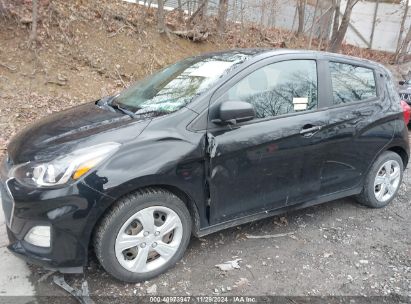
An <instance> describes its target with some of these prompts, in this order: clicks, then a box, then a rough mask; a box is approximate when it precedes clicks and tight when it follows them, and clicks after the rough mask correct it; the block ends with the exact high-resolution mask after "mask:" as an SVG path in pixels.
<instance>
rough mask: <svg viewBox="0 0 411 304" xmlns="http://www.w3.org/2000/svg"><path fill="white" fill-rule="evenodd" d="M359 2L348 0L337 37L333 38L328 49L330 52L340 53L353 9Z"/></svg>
mask: <svg viewBox="0 0 411 304" xmlns="http://www.w3.org/2000/svg"><path fill="white" fill-rule="evenodd" d="M357 2H358V0H348V2H347V7H346V8H345V11H344V15H343V17H342V19H341V24H340V26H339V28H338V31H337V32H336V34H335V36H334V37H332V38H331V43H330V46H329V48H328V50H329V51H331V52H334V53H337V52H339V51H340V49H341V45H342V42H343V40H344V37H345V34H346V33H347V29H348V26H349V25H350V19H351V13H352V9H353V8H354V5H355V4H357Z"/></svg>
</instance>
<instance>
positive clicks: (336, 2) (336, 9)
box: [331, 0, 341, 37]
mask: <svg viewBox="0 0 411 304" xmlns="http://www.w3.org/2000/svg"><path fill="white" fill-rule="evenodd" d="M333 6H334V22H333V28H332V31H331V37H334V36H335V35H337V32H338V27H339V26H340V11H341V8H340V6H341V0H333Z"/></svg>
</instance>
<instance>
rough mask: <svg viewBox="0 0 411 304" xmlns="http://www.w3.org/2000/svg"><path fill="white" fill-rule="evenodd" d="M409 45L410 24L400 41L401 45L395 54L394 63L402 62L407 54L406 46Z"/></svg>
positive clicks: (410, 38)
mask: <svg viewBox="0 0 411 304" xmlns="http://www.w3.org/2000/svg"><path fill="white" fill-rule="evenodd" d="M410 45H411V25H410V28H409V29H408V32H407V35H405V38H404V40H403V41H402V43H401V47H400V49H399V51H398V55H397V54H396V56H395V63H403V62H404V59H405V57H406V55H407V52H408V48H409V47H410Z"/></svg>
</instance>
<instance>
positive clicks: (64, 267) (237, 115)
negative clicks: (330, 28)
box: [1, 49, 410, 282]
mask: <svg viewBox="0 0 411 304" xmlns="http://www.w3.org/2000/svg"><path fill="white" fill-rule="evenodd" d="M405 117H406V116H405V115H404V113H403V109H402V107H401V105H400V99H399V95H398V93H397V92H396V89H395V86H394V84H393V81H392V77H391V75H390V73H389V72H388V71H387V70H386V69H385V68H384V67H383V66H381V65H379V64H376V63H374V62H370V61H365V60H360V59H357V58H351V57H345V56H340V55H336V54H328V53H319V52H312V51H294V50H262V49H251V50H232V51H226V52H219V53H212V54H206V55H202V56H197V57H192V58H188V59H186V60H183V61H181V62H178V63H176V64H174V65H171V66H169V67H167V68H165V69H163V70H161V71H159V72H158V73H156V74H154V75H152V76H150V77H149V78H147V79H145V80H143V81H141V82H138V83H136V84H134V85H132V86H131V87H130V88H128V89H127V90H125V91H123V92H121V93H119V94H118V95H115V96H111V97H106V98H103V99H101V100H98V101H96V102H91V103H86V104H83V105H80V106H77V107H74V108H71V109H68V110H65V111H63V112H60V113H57V114H53V115H50V116H49V117H47V118H45V119H42V120H40V121H39V122H37V123H35V124H33V125H31V126H29V127H28V128H26V129H24V130H23V131H21V132H20V133H19V134H18V135H16V136H15V137H14V138H13V139H12V140H11V142H10V144H9V146H8V154H7V158H6V159H5V160H4V162H3V164H2V166H1V200H2V204H3V209H4V212H5V215H6V220H7V230H8V234H9V239H10V245H9V246H8V248H9V249H10V250H11V251H12V252H13V253H15V254H17V255H18V256H21V257H22V258H24V259H26V260H27V261H29V262H32V263H37V264H41V265H43V266H45V267H47V268H52V269H58V270H60V271H62V272H77V271H81V270H82V269H83V266H85V265H86V264H87V262H88V252H89V250H91V249H92V250H94V251H95V253H96V256H97V258H98V260H99V261H100V263H101V264H102V265H103V267H104V268H105V269H106V271H108V272H109V273H110V274H111V275H113V276H114V277H116V278H118V279H120V280H123V281H129V282H135V281H141V280H147V279H149V278H152V277H154V276H156V275H158V274H160V273H162V272H164V271H165V270H167V269H168V268H170V267H171V266H172V265H173V264H175V263H176V262H177V261H178V260H179V259H180V258H181V257H182V256H183V253H184V251H185V249H186V247H187V245H188V242H189V239H190V236H191V235H192V234H194V235H195V236H203V235H206V234H209V233H213V232H215V231H218V230H221V229H224V228H228V227H232V226H235V225H239V224H242V223H246V222H249V221H253V220H257V219H261V218H264V217H268V216H272V215H275V214H280V213H283V212H285V211H287V210H291V209H299V208H304V207H308V206H312V205H315V204H320V203H323V202H326V201H330V200H334V199H338V198H342V197H346V196H356V198H357V199H358V201H359V202H360V203H362V204H365V205H367V206H369V207H373V208H380V207H384V206H386V205H387V204H388V203H390V202H391V201H392V200H393V198H394V197H395V195H396V193H397V191H398V188H399V187H400V184H401V180H402V176H403V171H404V168H405V167H406V165H407V162H408V159H409V152H410V151H409V143H408V130H407V122H406V121H405Z"/></svg>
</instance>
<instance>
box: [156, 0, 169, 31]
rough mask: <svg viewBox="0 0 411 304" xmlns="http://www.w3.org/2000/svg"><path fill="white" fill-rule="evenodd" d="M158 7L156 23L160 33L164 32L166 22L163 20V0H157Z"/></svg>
mask: <svg viewBox="0 0 411 304" xmlns="http://www.w3.org/2000/svg"><path fill="white" fill-rule="evenodd" d="M157 3H158V9H157V23H158V31H159V32H160V33H165V32H166V31H167V28H166V23H165V20H164V0H158V1H157Z"/></svg>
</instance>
